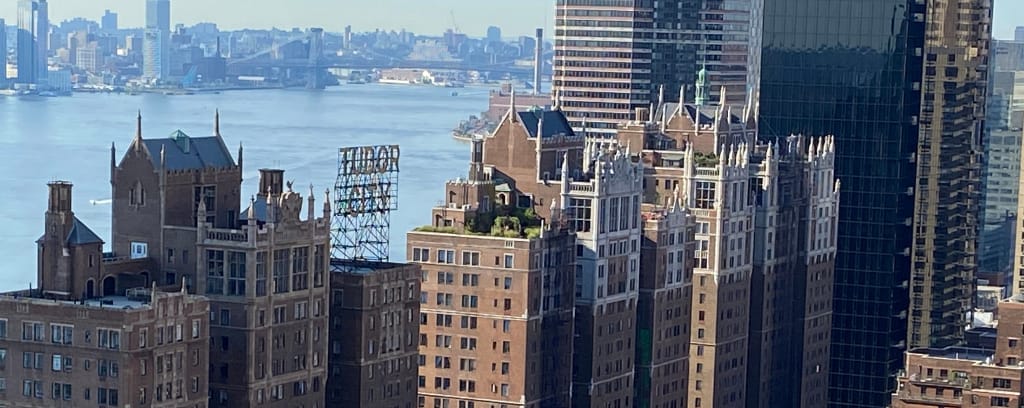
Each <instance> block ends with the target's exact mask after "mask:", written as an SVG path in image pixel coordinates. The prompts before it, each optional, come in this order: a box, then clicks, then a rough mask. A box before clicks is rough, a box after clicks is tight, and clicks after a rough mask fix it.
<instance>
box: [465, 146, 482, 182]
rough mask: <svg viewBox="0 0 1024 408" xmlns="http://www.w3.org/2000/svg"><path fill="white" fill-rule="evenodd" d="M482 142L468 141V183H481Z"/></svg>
mask: <svg viewBox="0 0 1024 408" xmlns="http://www.w3.org/2000/svg"><path fill="white" fill-rule="evenodd" d="M483 144H484V142H483V140H480V139H473V140H472V141H470V154H469V180H470V181H481V180H483V173H484V169H483V163H484V148H483Z"/></svg>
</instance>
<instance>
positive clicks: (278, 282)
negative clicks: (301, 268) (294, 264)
mask: <svg viewBox="0 0 1024 408" xmlns="http://www.w3.org/2000/svg"><path fill="white" fill-rule="evenodd" d="M290 257H291V250H288V249H279V250H277V251H274V293H287V292H288V284H289V282H288V279H289V276H288V273H289V271H288V267H289V266H291V259H290Z"/></svg>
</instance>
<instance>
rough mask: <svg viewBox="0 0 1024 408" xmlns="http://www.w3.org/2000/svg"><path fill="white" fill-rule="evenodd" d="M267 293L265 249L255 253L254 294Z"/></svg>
mask: <svg viewBox="0 0 1024 408" xmlns="http://www.w3.org/2000/svg"><path fill="white" fill-rule="evenodd" d="M266 295H267V251H260V252H257V253H256V296H266Z"/></svg>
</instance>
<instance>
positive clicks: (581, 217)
mask: <svg viewBox="0 0 1024 408" xmlns="http://www.w3.org/2000/svg"><path fill="white" fill-rule="evenodd" d="M591 203H592V201H591V200H589V199H580V198H570V199H569V208H568V209H567V211H568V212H567V213H566V215H567V216H568V220H569V227H570V228H572V230H573V231H575V232H589V231H590V228H591V216H590V214H591V212H592V211H591Z"/></svg>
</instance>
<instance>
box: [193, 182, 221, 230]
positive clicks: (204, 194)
mask: <svg viewBox="0 0 1024 408" xmlns="http://www.w3.org/2000/svg"><path fill="white" fill-rule="evenodd" d="M193 192H194V193H193V194H194V204H193V206H194V209H193V211H194V212H195V214H198V213H199V202H200V200H201V201H202V202H203V204H205V205H206V220H205V221H206V222H208V223H211V224H213V223H215V221H216V220H217V216H216V214H217V187H216V186H199V187H195V189H194V190H193Z"/></svg>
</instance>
